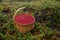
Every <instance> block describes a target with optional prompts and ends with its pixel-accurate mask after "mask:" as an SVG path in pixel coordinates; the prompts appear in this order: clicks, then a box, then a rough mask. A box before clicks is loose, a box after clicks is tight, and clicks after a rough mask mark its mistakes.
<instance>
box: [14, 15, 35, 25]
mask: <svg viewBox="0 0 60 40" xmlns="http://www.w3.org/2000/svg"><path fill="white" fill-rule="evenodd" d="M14 20H15V21H16V22H17V23H20V24H31V23H33V22H34V21H35V19H34V17H33V16H32V15H30V14H19V15H16V16H15V19H14Z"/></svg>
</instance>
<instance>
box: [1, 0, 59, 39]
mask: <svg viewBox="0 0 60 40" xmlns="http://www.w3.org/2000/svg"><path fill="white" fill-rule="evenodd" d="M23 6H27V7H29V8H31V9H32V15H34V16H35V18H36V22H35V23H34V29H33V30H31V31H29V32H27V33H26V34H21V33H20V32H19V31H18V30H17V29H16V28H15V26H14V23H13V15H14V13H15V11H16V10H17V9H18V8H20V7H23ZM26 9H27V8H26ZM26 11H28V10H26ZM22 12H25V10H22V11H20V12H19V13H22ZM0 40H60V2H59V1H51V0H50V1H39V2H38V1H36V2H11V3H10V2H7V3H6V2H4V3H3V2H1V3H0Z"/></svg>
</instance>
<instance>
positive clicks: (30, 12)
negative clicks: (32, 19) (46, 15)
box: [13, 7, 32, 18]
mask: <svg viewBox="0 0 60 40" xmlns="http://www.w3.org/2000/svg"><path fill="white" fill-rule="evenodd" d="M24 8H26V7H21V8H19V9H17V10H16V12H15V14H14V15H13V18H14V17H15V16H16V14H17V13H18V12H19V11H20V10H22V9H24ZM29 14H32V11H31V9H29Z"/></svg>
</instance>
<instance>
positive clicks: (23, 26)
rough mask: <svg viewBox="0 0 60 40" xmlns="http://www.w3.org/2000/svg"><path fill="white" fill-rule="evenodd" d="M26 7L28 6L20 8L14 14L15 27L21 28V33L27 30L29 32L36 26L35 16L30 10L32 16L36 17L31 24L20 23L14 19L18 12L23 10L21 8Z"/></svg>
mask: <svg viewBox="0 0 60 40" xmlns="http://www.w3.org/2000/svg"><path fill="white" fill-rule="evenodd" d="M24 8H26V7H22V8H19V9H18V10H17V11H16V12H15V14H14V16H13V21H14V25H15V27H16V28H17V30H19V31H20V32H21V33H26V32H28V31H30V30H32V29H33V28H34V22H35V17H34V16H33V15H32V14H31V12H30V14H29V15H31V16H32V17H33V18H34V22H33V23H31V24H27V25H24V24H19V23H17V22H16V21H15V20H14V18H15V16H16V14H17V13H18V11H19V10H21V9H24Z"/></svg>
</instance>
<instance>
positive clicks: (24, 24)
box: [13, 13, 35, 25]
mask: <svg viewBox="0 0 60 40" xmlns="http://www.w3.org/2000/svg"><path fill="white" fill-rule="evenodd" d="M25 14H26V13H25ZM20 15H22V14H20ZM27 15H30V16H32V17H33V18H34V21H33V22H32V23H29V24H22V23H18V22H16V21H15V20H14V19H15V17H13V21H14V22H15V23H16V24H20V25H30V24H33V23H34V22H35V17H34V16H33V15H31V14H27Z"/></svg>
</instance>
